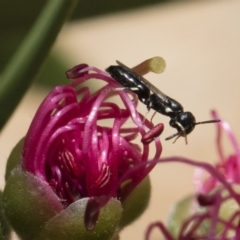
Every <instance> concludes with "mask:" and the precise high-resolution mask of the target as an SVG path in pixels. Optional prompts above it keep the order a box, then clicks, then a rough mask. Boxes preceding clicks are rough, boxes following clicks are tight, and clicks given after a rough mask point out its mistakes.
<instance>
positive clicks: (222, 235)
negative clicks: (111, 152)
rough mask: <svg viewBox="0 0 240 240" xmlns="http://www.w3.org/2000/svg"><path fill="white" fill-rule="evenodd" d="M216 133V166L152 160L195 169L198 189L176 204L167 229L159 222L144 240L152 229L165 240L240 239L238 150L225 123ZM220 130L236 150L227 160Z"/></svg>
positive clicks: (183, 161) (197, 162) (185, 161)
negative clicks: (217, 154)
mask: <svg viewBox="0 0 240 240" xmlns="http://www.w3.org/2000/svg"><path fill="white" fill-rule="evenodd" d="M212 115H213V118H214V119H220V118H219V116H218V115H217V113H216V112H215V111H213V112H212ZM217 130H218V131H217V147H218V150H219V155H220V159H221V160H220V163H217V164H216V165H215V166H212V165H211V164H209V163H206V162H199V161H194V160H189V159H185V158H181V157H171V158H164V159H160V160H153V162H154V163H163V162H168V163H169V162H171V163H172V162H179V163H185V164H188V165H192V166H196V167H198V174H197V176H196V177H195V179H194V182H195V183H197V184H196V185H197V187H198V188H197V192H196V193H195V194H192V195H189V196H187V197H186V198H184V199H182V200H181V201H179V202H177V203H176V205H175V206H174V208H173V210H172V212H171V215H170V217H169V220H168V226H167V227H166V226H165V225H164V224H163V223H162V222H160V221H157V222H154V223H152V224H150V225H149V227H148V228H147V231H146V235H145V240H149V239H150V235H151V232H152V230H153V229H155V228H158V229H159V230H160V232H161V233H162V235H163V236H164V239H167V240H239V239H240V194H239V193H240V188H239V170H240V168H239V159H240V158H239V157H240V154H239V153H240V151H239V147H238V145H237V143H236V139H235V137H234V135H233V133H232V131H231V129H230V127H229V124H228V123H227V122H225V121H223V120H221V122H219V123H218V124H217ZM222 130H225V132H226V133H227V135H228V136H229V138H230V141H231V143H232V145H233V147H234V150H235V154H234V155H231V156H230V157H227V158H224V157H223V147H222V138H221V137H222V134H221V133H222ZM199 169H200V170H199ZM206 172H207V173H208V174H209V175H210V177H208V178H207V179H203V177H202V173H206ZM200 173H201V174H200Z"/></svg>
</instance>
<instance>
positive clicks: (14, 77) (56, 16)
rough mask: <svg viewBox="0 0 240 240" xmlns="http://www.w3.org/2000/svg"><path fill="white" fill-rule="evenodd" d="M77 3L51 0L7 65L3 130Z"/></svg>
mask: <svg viewBox="0 0 240 240" xmlns="http://www.w3.org/2000/svg"><path fill="white" fill-rule="evenodd" d="M77 2H78V0H49V1H48V3H47V4H46V6H45V7H44V9H43V11H42V13H41V14H40V16H39V17H38V19H37V21H36V23H35V24H34V26H33V27H32V29H31V31H30V32H29V34H28V35H27V37H26V39H25V40H24V41H23V43H22V44H21V46H20V47H19V49H18V51H17V52H16V54H15V55H14V56H13V58H12V59H11V61H10V62H9V64H8V65H7V67H6V68H5V70H4V72H3V74H2V76H1V81H0V130H1V129H2V128H3V126H4V125H5V123H6V122H7V120H8V119H9V117H10V116H11V114H12V113H13V111H14V109H15V108H16V107H17V105H18V103H19V102H20V100H21V98H22V97H23V96H24V94H25V92H26V91H27V89H28V88H29V86H30V84H31V82H32V81H33V79H34V77H35V76H36V74H37V72H38V71H39V69H40V67H41V65H42V63H43V62H44V60H45V59H46V57H47V55H48V53H49V50H50V49H51V46H52V45H53V43H54V41H55V39H56V37H57V35H58V33H59V32H60V30H61V27H62V25H63V24H64V22H65V20H66V18H67V17H68V16H69V15H70V14H71V13H72V10H73V9H74V7H75V6H76V4H77Z"/></svg>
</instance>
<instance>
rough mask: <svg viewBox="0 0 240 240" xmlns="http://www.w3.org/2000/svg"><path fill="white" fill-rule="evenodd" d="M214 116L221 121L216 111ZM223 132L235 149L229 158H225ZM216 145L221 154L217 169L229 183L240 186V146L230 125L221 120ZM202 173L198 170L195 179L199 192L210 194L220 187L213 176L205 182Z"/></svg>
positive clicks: (218, 125)
mask: <svg viewBox="0 0 240 240" xmlns="http://www.w3.org/2000/svg"><path fill="white" fill-rule="evenodd" d="M212 116H213V119H219V116H218V114H217V112H216V111H212ZM223 131H224V132H225V133H226V134H227V136H228V138H229V140H230V143H231V145H232V147H233V149H234V154H232V155H230V156H228V157H224V151H223V139H222V133H223ZM216 145H217V150H218V154H219V162H217V164H216V166H215V167H216V169H217V170H218V171H219V172H221V173H222V174H223V175H224V177H225V179H226V180H227V181H228V182H231V183H235V184H240V146H239V145H238V143H237V139H236V138H235V136H234V133H233V132H232V130H231V127H230V125H229V123H228V122H226V121H224V120H221V122H219V123H218V124H217V139H216ZM201 173H202V171H201V170H199V169H198V170H197V171H196V177H195V185H196V187H197V190H198V191H199V192H202V193H208V192H210V191H212V190H213V189H214V188H216V186H218V185H219V182H218V180H217V179H216V178H214V177H213V176H210V177H209V178H208V179H206V180H204V181H203V180H202V179H201V175H202V174H201Z"/></svg>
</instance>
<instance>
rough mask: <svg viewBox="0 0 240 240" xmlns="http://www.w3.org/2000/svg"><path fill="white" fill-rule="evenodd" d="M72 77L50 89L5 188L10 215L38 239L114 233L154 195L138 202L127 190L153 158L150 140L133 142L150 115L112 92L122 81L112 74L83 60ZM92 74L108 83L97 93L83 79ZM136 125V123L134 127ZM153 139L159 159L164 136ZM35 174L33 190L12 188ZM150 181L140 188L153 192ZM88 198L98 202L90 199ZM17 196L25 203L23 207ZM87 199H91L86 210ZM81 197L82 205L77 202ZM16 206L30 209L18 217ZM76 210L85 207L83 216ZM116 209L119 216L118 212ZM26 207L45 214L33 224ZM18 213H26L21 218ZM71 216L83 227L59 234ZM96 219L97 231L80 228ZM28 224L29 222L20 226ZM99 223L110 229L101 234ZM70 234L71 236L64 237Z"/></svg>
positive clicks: (22, 230) (91, 225) (20, 231)
mask: <svg viewBox="0 0 240 240" xmlns="http://www.w3.org/2000/svg"><path fill="white" fill-rule="evenodd" d="M67 77H68V78H71V79H73V81H72V82H71V83H70V84H69V85H67V86H58V87H55V88H54V89H53V90H52V91H51V92H50V93H49V94H48V96H47V97H46V98H45V99H44V101H43V102H42V104H41V105H40V107H39V109H38V110H37V112H36V115H35V117H34V119H33V121H32V124H31V126H30V128H29V130H28V133H27V135H26V137H25V140H24V143H23V152H22V159H21V168H19V167H18V168H17V169H15V170H14V171H13V173H12V174H11V175H10V176H9V177H8V179H7V185H6V188H5V193H4V196H5V198H4V199H5V211H6V215H7V216H8V218H9V221H10V223H11V224H12V226H13V228H14V229H15V230H16V232H17V233H18V234H19V235H20V236H21V237H23V238H24V239H37V238H38V237H39V236H42V237H43V236H44V239H45V238H46V239H79V237H81V239H85V238H87V239H111V237H112V236H113V234H116V233H115V231H116V229H117V228H118V229H119V228H122V227H124V226H125V225H126V224H128V223H129V222H131V221H132V220H133V219H134V218H135V217H137V216H139V214H140V213H141V212H142V211H143V210H144V209H145V207H146V205H147V201H148V199H145V198H140V199H138V204H136V201H135V200H133V202H132V203H129V202H128V196H129V195H131V194H134V191H135V190H136V187H139V186H141V184H140V183H141V182H142V181H143V180H144V179H146V177H147V176H148V174H149V172H150V171H151V170H152V168H153V167H154V165H155V164H151V165H148V164H147V161H148V158H149V157H148V154H149V145H142V147H140V146H139V145H138V144H136V143H135V140H136V138H137V137H139V133H140V135H141V136H144V135H145V133H146V131H148V130H149V129H150V128H152V124H151V123H150V122H149V121H148V120H144V122H143V119H144V117H143V116H142V115H141V114H139V113H138V112H137V111H136V107H137V97H136V95H135V94H133V93H129V92H128V93H126V92H125V91H114V88H115V87H119V85H118V83H117V82H116V81H114V80H113V79H112V78H111V77H110V75H109V74H108V73H106V72H103V71H101V70H99V69H97V68H95V67H89V66H88V65H86V64H81V65H78V66H76V67H74V68H72V69H71V70H69V71H68V72H67ZM90 79H96V81H102V82H103V83H107V84H106V85H105V86H104V87H103V88H101V89H99V90H98V91H97V92H95V93H91V91H90V89H89V88H88V87H81V84H82V83H84V82H86V81H88V80H90ZM112 97H118V98H120V100H121V103H116V102H115V100H114V101H113V100H112ZM133 124H134V126H133V127H129V125H133ZM154 142H155V145H156V152H155V157H154V158H155V159H159V157H160V154H161V151H162V147H161V144H160V141H159V139H156V140H155V141H154ZM138 166H140V167H138ZM22 175H23V176H22ZM11 179H14V180H11ZM19 179H20V180H19ZM29 179H30V182H31V181H36V183H34V184H35V185H34V189H33V191H34V193H32V192H31V191H29V188H28V189H27V191H25V192H23V193H22V192H21V193H19V192H13V191H12V189H13V187H12V184H13V183H16V182H18V184H19V186H18V187H16V189H17V191H22V190H20V189H19V188H22V186H20V182H23V183H24V184H25V183H26V182H27V184H28V185H29ZM9 182H10V183H9ZM147 182H148V184H147V185H146V183H144V184H143V185H144V186H148V187H147V189H145V190H142V191H143V192H144V194H145V195H146V196H147V198H148V197H149V190H150V189H149V180H147ZM30 185H32V183H30ZM30 188H31V187H30ZM16 189H15V190H16ZM38 190H39V191H40V192H38ZM29 192H30V193H29ZM36 192H37V193H36ZM21 194H22V195H21ZM28 194H30V195H31V196H28ZM135 194H136V193H135ZM12 195H14V196H16V195H18V196H22V198H23V199H24V198H25V195H27V196H28V199H24V200H23V199H22V200H23V201H22V202H21V200H19V199H16V200H9V199H12ZM103 196H104V198H102V197H103ZM136 196H137V194H136ZM36 198H37V199H36ZM42 198H43V199H42ZM90 198H91V199H96V201H95V202H93V201H88V200H89V199H90ZM29 199H30V200H29ZM101 199H104V200H103V201H101ZM16 202H20V203H21V206H20V207H19V206H18V205H17V204H18V203H16ZM23 202H24V203H23ZM31 202H35V205H36V206H35V205H34V206H27V209H28V210H26V207H25V205H27V204H28V203H31ZM42 202H44V203H42ZM87 202H89V204H88V205H89V206H88V209H87V212H86V213H85V209H86V206H87ZM107 202H108V203H107ZM78 203H79V204H80V206H81V207H80V208H81V209H80V210H79V209H78V208H77V207H76V205H78ZM119 203H120V204H119ZM96 204H97V205H96ZM131 204H132V205H131ZM16 205H17V206H16ZM103 205H106V206H105V207H104V206H103ZM133 205H136V206H140V207H138V209H135V210H134V211H137V213H136V212H130V213H128V212H126V210H125V207H126V209H129V206H133ZM75 207H76V208H75ZM102 207H103V209H102V211H101V212H104V211H105V212H107V213H106V214H107V215H104V216H102V217H101V213H100V216H99V221H98V222H96V221H97V217H98V213H99V210H100V208H102ZM122 207H123V213H121V211H122V210H121V209H122ZM32 208H36V209H35V210H36V211H39V209H41V211H42V212H45V215H44V214H43V213H42V212H41V213H40V215H39V213H38V212H34V213H31V210H32ZM105 208H106V210H105ZM12 209H17V210H16V211H15V210H14V211H15V212H16V215H17V214H18V212H19V211H25V216H23V215H24V214H23V213H21V214H22V215H21V214H20V215H19V216H13V210H12ZM22 209H24V210H22ZM73 209H74V210H73ZM133 209H134V207H133ZM65 210H67V211H68V212H69V211H71V214H76V218H78V217H79V218H81V223H79V222H77V223H75V222H71V221H72V220H69V219H67V220H66V219H65V220H62V219H64V218H65V216H66V213H65V212H64V211H65ZM78 211H80V213H79V214H78V215H77V213H76V212H78ZM89 211H90V212H89ZM94 211H95V212H94ZM114 211H115V212H116V216H112V215H114ZM28 214H29V216H31V217H33V216H34V218H36V216H35V215H37V216H38V215H39V216H38V217H37V218H40V220H39V222H38V225H37V224H35V223H34V221H33V223H31V221H30V220H29V218H28ZM71 214H70V215H71ZM85 214H88V216H85V222H84V215H85ZM96 214H97V215H96ZM20 216H21V218H23V219H22V220H21V223H20V222H19V218H20ZM42 216H44V217H43V218H44V219H43V220H42ZM16 218H17V219H18V220H16ZM25 218H26V219H25ZM104 218H105V219H106V221H104ZM120 219H121V220H120ZM119 221H120V223H119ZM66 222H71V224H70V223H69V225H74V224H75V225H76V228H78V229H80V230H78V231H80V233H76V234H75V233H74V231H77V230H76V229H75V228H74V229H72V228H71V227H72V226H70V230H69V229H67V230H66V229H65V230H63V232H64V233H63V234H62V235H61V231H58V230H56V229H55V228H54V227H53V226H56V227H57V229H59V226H62V228H64V226H65V225H66ZM101 222H103V225H102V226H101ZM22 223H23V224H22ZM96 223H97V226H96V229H94V231H92V233H91V231H90V232H89V231H86V229H85V232H86V235H81V234H82V232H84V230H83V229H82V228H83V227H82V228H81V226H82V225H84V224H86V225H87V227H88V228H90V229H93V228H94V227H95V224H96ZM24 224H25V228H24V227H23V226H22V225H24ZM31 224H33V226H31ZM79 224H80V225H81V226H80V225H79ZM104 224H105V225H104ZM107 224H108V225H107ZM119 224H120V225H119ZM36 225H37V226H36ZM98 226H99V227H98ZM31 227H32V229H31ZM27 228H28V229H27ZM84 228H85V227H84ZM29 229H31V230H32V231H31V234H30V237H29V236H26V232H27V231H29ZM36 229H37V230H36ZM60 229H61V227H60ZM97 229H103V230H104V231H103V233H99V232H97V231H98V230H97ZM33 230H34V231H33ZM59 232H60V233H59ZM106 232H107V235H106ZM58 234H59V235H58ZM67 234H69V236H68V237H67V238H66V237H65V238H64V236H65V235H67ZM71 234H75V235H74V236H73V235H71ZM91 234H92V235H91ZM101 234H103V235H101ZM104 234H105V235H104Z"/></svg>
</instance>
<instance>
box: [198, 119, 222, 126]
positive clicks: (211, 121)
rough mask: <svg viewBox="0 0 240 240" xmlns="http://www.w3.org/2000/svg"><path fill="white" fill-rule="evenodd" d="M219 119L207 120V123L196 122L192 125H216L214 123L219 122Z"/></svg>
mask: <svg viewBox="0 0 240 240" xmlns="http://www.w3.org/2000/svg"><path fill="white" fill-rule="evenodd" d="M220 121H221V120H220V119H217V120H209V121H204V122H197V123H195V124H194V125H198V124H205V123H216V122H220Z"/></svg>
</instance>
